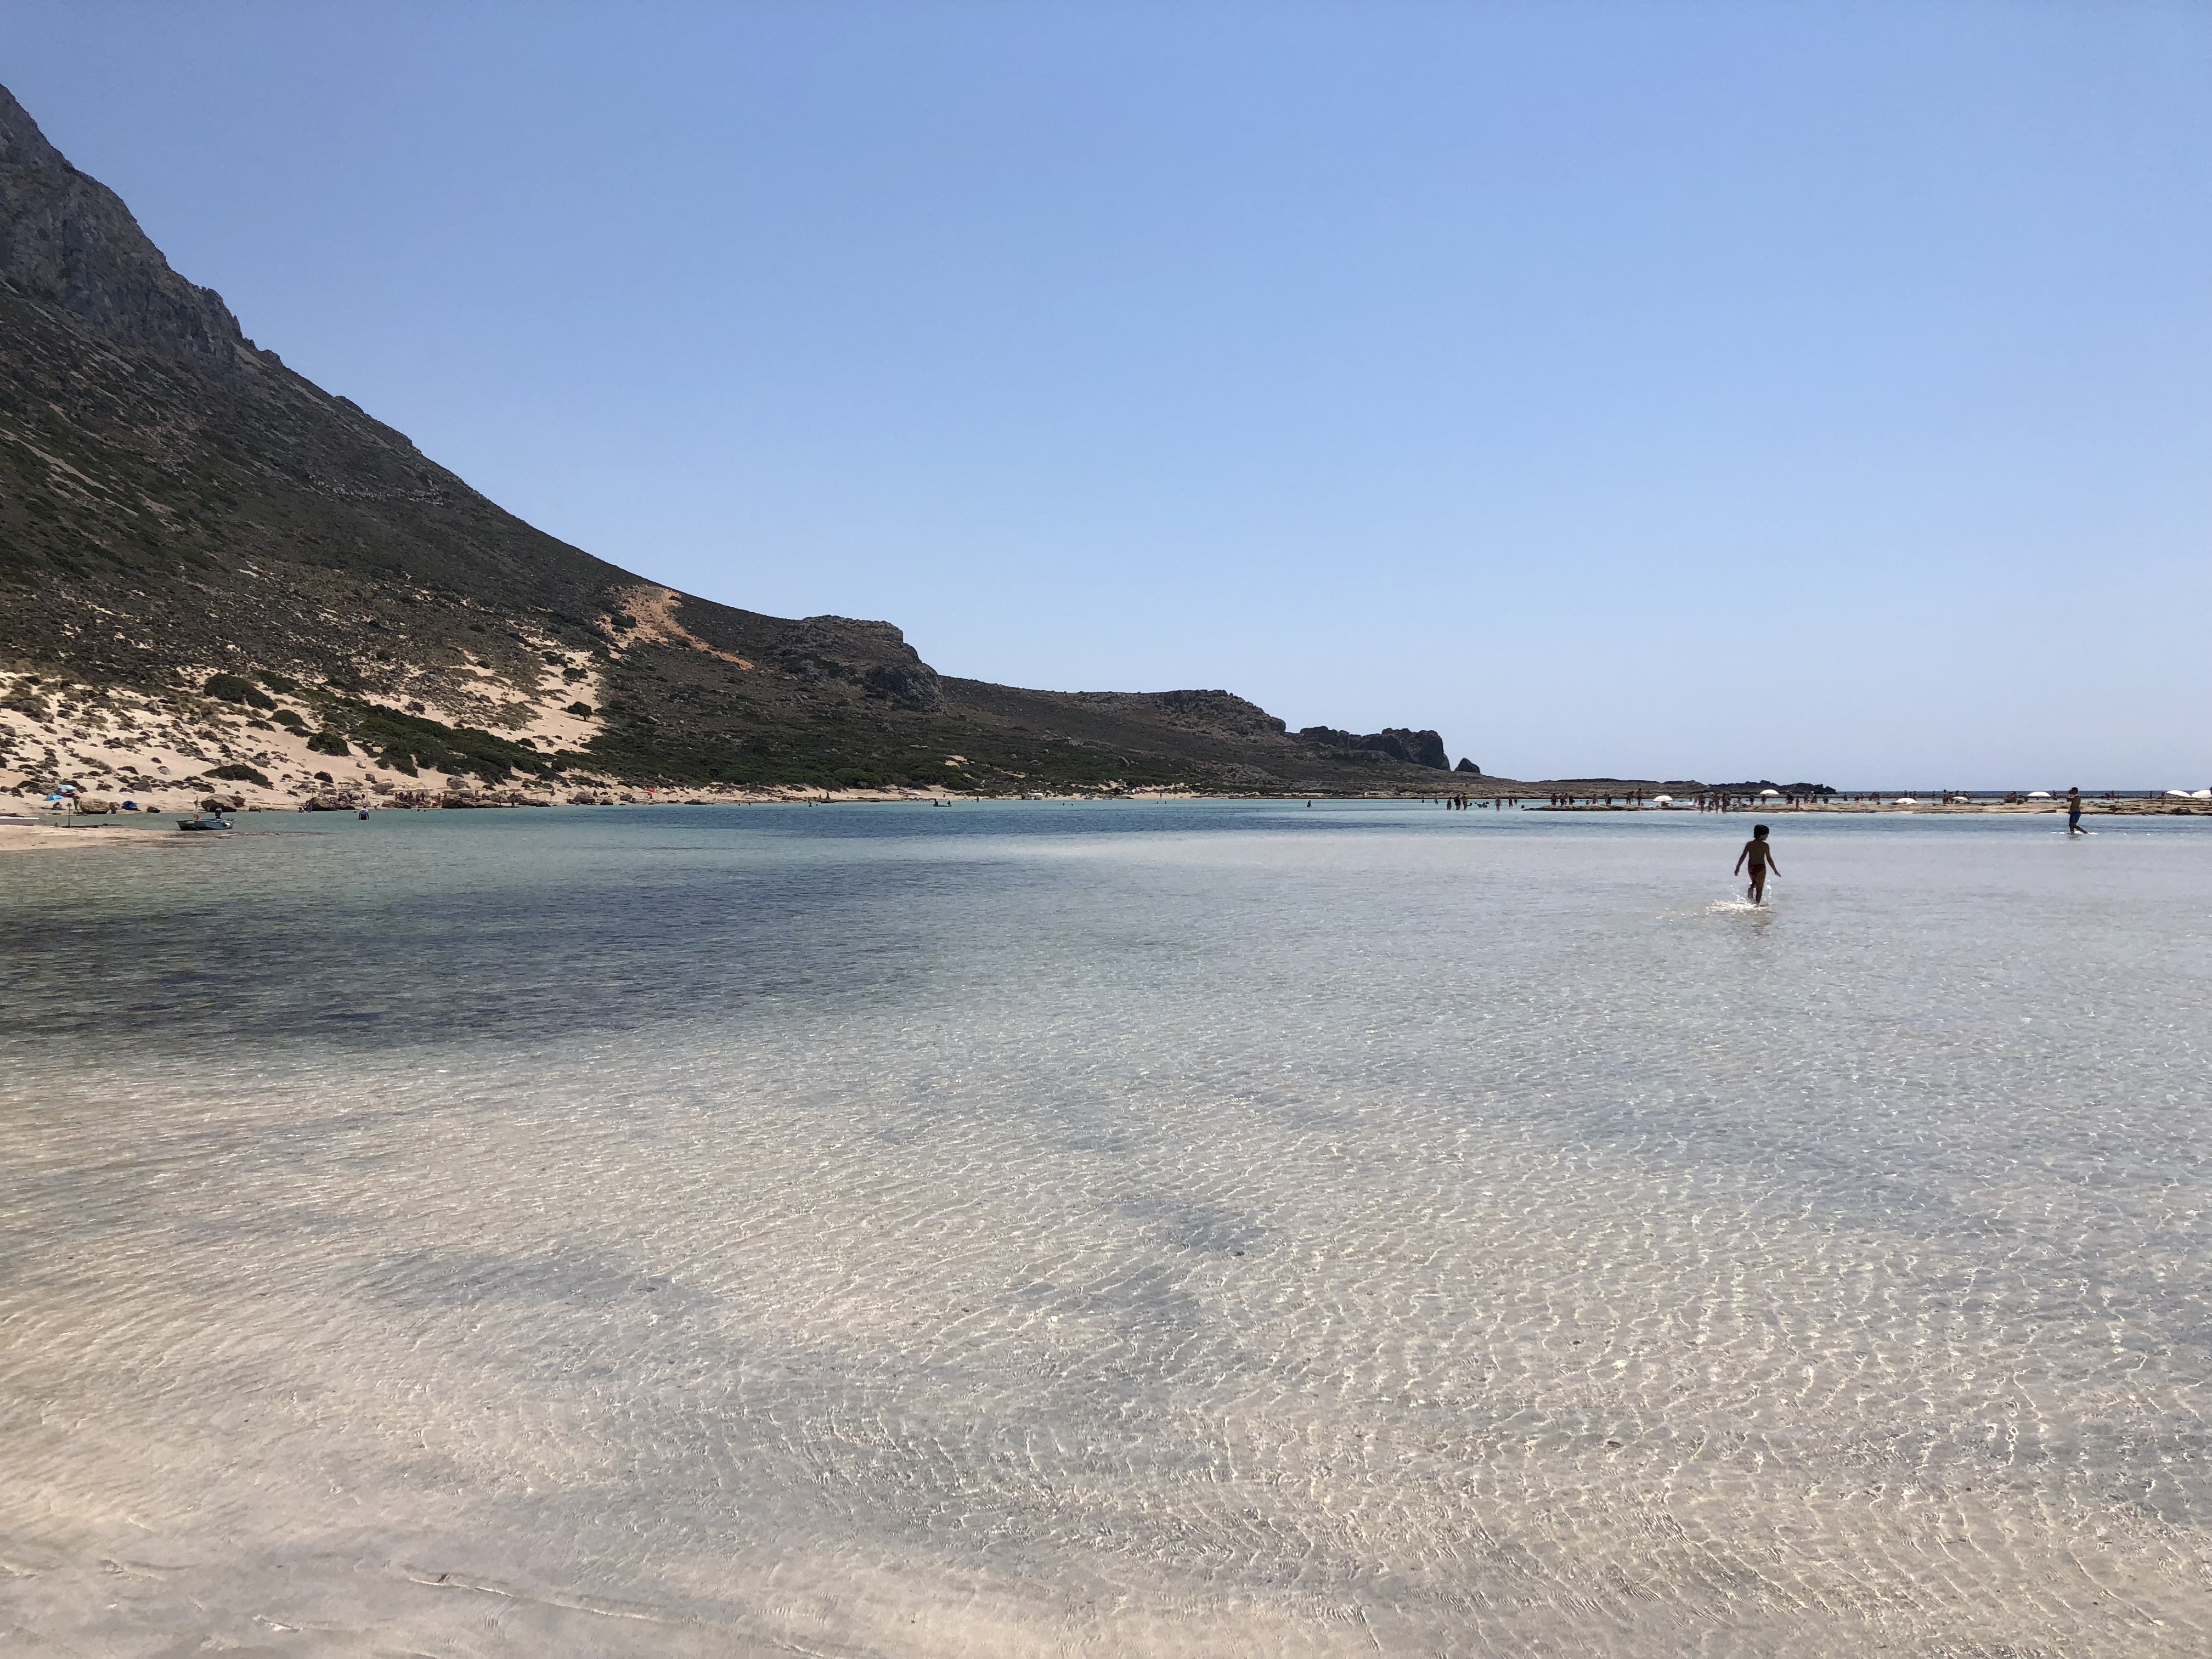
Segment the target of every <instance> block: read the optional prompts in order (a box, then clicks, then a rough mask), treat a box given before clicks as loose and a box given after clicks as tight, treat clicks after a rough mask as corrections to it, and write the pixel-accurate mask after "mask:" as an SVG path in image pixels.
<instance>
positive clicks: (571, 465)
mask: <svg viewBox="0 0 2212 1659" xmlns="http://www.w3.org/2000/svg"><path fill="white" fill-rule="evenodd" d="M0 79H4V80H5V82H7V84H9V86H10V87H12V88H13V89H14V90H15V93H16V94H17V95H18V96H19V97H21V99H22V100H23V101H24V102H25V103H26V104H27V106H29V107H30V109H31V111H32V112H33V114H34V115H35V116H36V117H37V118H39V119H40V122H41V123H42V124H43V125H45V127H46V131H47V132H48V133H49V134H50V135H51V136H52V137H53V139H54V140H55V141H56V142H57V143H58V144H60V146H61V147H62V148H63V149H64V151H65V152H66V153H67V154H68V155H70V157H71V158H72V159H73V160H74V161H76V163H77V164H78V165H79V166H80V167H84V168H85V169H86V170H88V171H89V172H91V173H95V174H97V175H98V176H99V177H100V178H101V179H105V180H106V181H107V182H108V183H109V184H111V185H114V186H115V187H116V188H117V189H118V191H121V192H122V193H123V195H124V197H125V199H126V200H128V201H129V202H130V203H131V205H132V206H133V207H134V208H135V209H136V210H137V212H138V215H139V217H140V219H141V221H142V222H143V223H144V224H145V226H146V228H148V230H149V232H150V233H151V234H153V235H154V237H155V240H158V241H159V242H161V245H162V246H164V247H165V248H166V249H167V251H168V252H169V254H170V256H171V258H172V259H173V262H174V263H175V264H176V265H177V266H178V268H179V270H183V271H184V272H185V274H187V275H188V276H191V277H193V278H194V279H196V280H197V281H200V282H203V283H208V284H209V285H210V286H212V287H215V288H216V289H221V290H222V293H223V295H225V296H226V297H227V298H228V300H229V301H230V302H231V304H232V307H233V308H234V309H235V310H236V311H237V312H238V313H239V314H240V318H241V319H243V321H244V323H245V325H246V331H247V332H248V333H249V334H251V335H252V336H253V337H255V338H257V339H258V341H260V343H263V344H264V345H267V346H270V347H272V348H274V349H276V350H278V351H281V352H282V353H283V355H284V357H285V359H286V361H288V362H291V363H292V364H294V365H295V367H297V368H300V369H301V370H302V371H303V372H304V373H306V374H309V375H310V376H312V377H313V379H315V380H318V381H319V382H320V383H321V384H323V385H324V386H328V387H329V388H331V390H332V391H336V392H344V393H347V394H349V396H351V397H353V398H355V399H356V401H358V402H359V403H361V404H362V405H364V406H365V407H366V408H368V409H369V410H371V411H372V412H374V413H375V414H376V415H378V416H381V417H382V418H384V419H385V420H387V421H389V422H392V424H393V425H395V426H398V427H399V428H402V429H403V430H404V431H406V432H407V433H409V434H410V435H412V436H413V437H414V438H415V439H416V441H418V442H419V443H420V444H421V445H422V447H423V448H424V449H425V450H426V451H428V453H431V454H432V455H434V456H435V457H437V458H438V459H441V460H442V461H444V462H445V463H447V465H450V466H452V467H453V468H454V469H455V470H456V471H459V472H460V473H461V474H462V475H463V476H464V477H467V478H468V479H469V480H470V481H471V482H472V483H475V484H477V486H478V487H479V488H481V489H483V490H485V491H486V492H487V493H489V495H492V496H493V497H495V499H497V500H498V501H501V502H503V503H504V504H505V505H507V507H512V508H513V510H515V511H516V512H518V513H521V514H522V515H523V516H524V517H526V518H527V519H529V520H532V521H533V522H535V523H537V524H538V525H541V526H544V528H546V529H548V530H550V531H551V532H555V533H556V534H557V535H560V536H562V537H565V538H568V539H569V540H571V541H574V542H575V543H577V544H580V545H582V546H584V547H586V548H588V549H590V550H592V551H594V552H596V553H599V554H601V555H603V556H606V557H608V558H611V559H613V560H615V561H617V562H620V563H623V564H625V565H628V566H629V567H631V568H635V569H637V570H640V571H642V572H644V573H646V574H649V575H651V576H653V577H656V578H658V579H660V580H665V581H667V582H670V583H671V584H673V585H674V586H679V587H683V588H685V589H687V590H690V591H691V592H698V593H702V594H706V595H708V596H710V597H712V598H715V599H724V600H727V601H729V602H731V603H733V604H737V605H745V606H748V607H750V608H752V609H756V610H761V611H771V612H775V613H778V614H781V615H788V616H799V615H805V614H811V613H814V612H819V611H837V612H842V613H844V614H847V615H851V616H858V617H888V618H890V619H891V620H892V621H894V622H896V623H899V624H900V625H902V627H904V628H905V629H906V630H907V632H908V637H909V638H911V639H912V640H913V641H914V642H915V645H916V646H917V647H919V648H920V649H921V653H922V654H923V655H924V656H925V657H927V659H929V660H930V661H931V662H933V663H934V664H935V665H937V666H938V667H939V668H940V669H942V670H944V671H947V672H951V673H957V674H966V675H974V676H977V677H980V678H988V679H994V680H1000V681H1006V682H1012V683H1014V684H1027V685H1040V686H1051V687H1059V688H1066V689H1127V690H1141V689H1161V688H1167V687H1174V686H1216V685H1219V686H1226V687H1230V688H1231V689H1233V690H1237V691H1240V692H1243V693H1244V694H1245V695H1247V696H1251V697H1254V698H1255V699H1256V700H1258V701H1259V702H1262V703H1264V704H1266V705H1267V707H1268V708H1270V709H1272V710H1273V711H1274V712H1275V713H1277V714H1281V715H1284V716H1285V717H1286V718H1287V719H1289V720H1291V723H1292V724H1293V725H1304V724H1308V723H1311V722H1316V721H1325V722H1327V723H1328V724H1331V725H1336V726H1352V727H1355V728H1358V729H1361V730H1369V729H1372V728H1374V727H1376V726H1382V725H1386V724H1388V725H1408V726H1437V727H1438V728H1439V729H1441V730H1442V731H1443V733H1444V737H1445V739H1446V741H1447V743H1448V744H1449V745H1450V747H1451V750H1452V753H1453V754H1454V756H1455V757H1456V756H1458V755H1461V754H1466V755H1470V756H1472V757H1474V759H1475V760H1476V761H1477V762H1478V763H1480V764H1481V765H1482V766H1483V767H1485V768H1486V769H1490V770H1492V771H1498V772H1505V773H1510V774H1513V775H1522V776H1541V775H1562V774H1570V773H1600V772H1619V773H1633V774H1638V775H1658V776H1669V775H1702V776H1705V777H1707V778H1718V777H1737V776H1744V775H1752V776H1758V775H1765V776H1770V777H1774V778H1778V779H1781V780H1784V781H1789V780H1792V779H1796V778H1798V777H1810V778H1814V779H1819V780H1826V781H1831V782H1834V783H1837V784H1839V785H1850V784H1868V785H1884V784H1887V785H1896V786H1913V787H1936V786H1939V785H1945V784H1952V783H1959V784H1966V785H1974V784H1982V783H1990V784H1997V783H2003V784H2012V783H2018V784H2021V785H2023V786H2029V787H2033V786H2045V787H2048V786H2059V787H2063V785H2065V784H2067V783H2069V782H2072V781H2075V780H2077V779H2078V780H2079V781H2081V782H2082V783H2084V784H2087V785H2099V786H2101V785H2106V784H2123V783H2124V784H2144V785H2154V786H2158V787H2168V786H2170V785H2174V784H2185V785H2188V786H2190V787H2197V786H2201V785H2203V784H2204V783H2206V782H2208V781H2212V719H2209V718H2208V717H2212V705H2208V699H2207V697H2206V695H2205V691H2206V678H2207V673H2206V663H2207V645H2208V641H2207V623H2208V621H2212V7H2208V6H2205V5H2203V4H2200V3H2195V0H2190V3H2142V4H2128V3H2080V4H2064V3H2057V0H2043V3H2027V0H2005V3H1990V4H1966V3H1960V4H1950V3H1942V0H1894V3H1886V0H1850V3H1820V0H1787V3H1777V0H1745V3H1699V0H1642V3H1603V0H1588V3H1577V0H1536V3H1527V4H1483V3H1476V0H1468V3H1461V4H1393V3H1389V0H1357V3H1354V0H1344V3H1335V4H1319V5H1316V4H1300V3H1295V0H1266V3H1249V4H1228V3H1207V0H1161V3H1137V0H1129V3H1096V4H1085V3H1069V0H1036V3H1032V4H1015V3H930V0H896V3H884V4H864V3H841V0H805V3H793V4H755V5H746V4H738V3H728V4H714V5H702V6H681V5H653V4H639V3H620V4H617V3H613V0H609V3H605V4H600V5H569V6H562V5H556V4H551V3H541V4H530V5H513V6H501V5H493V4H482V5H471V4H436V5H432V4H422V5H406V4H378V5H360V4H352V5H349V4H342V3H334V0H317V3H315V4H312V5H298V4H291V3H283V4H261V5H239V4H221V3H197V4H191V5H180V4H158V5H155V4H143V5H125V4H106V3H99V0H64V3H42V0H7V3H5V4H4V5H0Z"/></svg>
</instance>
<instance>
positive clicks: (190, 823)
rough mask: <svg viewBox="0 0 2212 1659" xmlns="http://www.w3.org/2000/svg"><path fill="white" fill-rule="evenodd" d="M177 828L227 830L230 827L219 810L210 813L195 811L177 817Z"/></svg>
mask: <svg viewBox="0 0 2212 1659" xmlns="http://www.w3.org/2000/svg"><path fill="white" fill-rule="evenodd" d="M177 828H178V829H229V828H230V821H229V820H228V818H226V817H223V815H222V813H220V812H215V813H210V814H203V813H199V812H195V813H193V814H192V815H191V817H188V818H179V819H178V820H177Z"/></svg>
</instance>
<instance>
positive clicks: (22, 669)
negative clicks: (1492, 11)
mask: <svg viewBox="0 0 2212 1659" xmlns="http://www.w3.org/2000/svg"><path fill="white" fill-rule="evenodd" d="M249 694H250V695H249ZM103 710H105V711H106V712H104V713H103V712H101V711H103ZM68 720H76V722H77V723H76V724H75V725H67V724H66V723H67V721H68ZM57 722H62V724H57ZM154 739H158V741H154ZM316 744H319V746H314V745H316ZM193 751H196V752H193ZM149 757H150V758H149ZM318 757H320V759H319V758H318ZM216 760H221V761H222V762H223V763H224V764H225V765H226V766H227V767H228V769H230V770H231V771H233V772H235V771H237V770H238V769H244V770H245V771H246V772H248V773H252V774H253V775H255V776H258V777H264V778H266V779H268V780H269V787H270V789H272V790H274V791H277V792H279V793H282V792H283V791H285V790H290V791H292V792H294V793H298V792H301V791H307V790H312V789H313V788H314V787H317V786H318V785H319V784H324V785H326V784H329V783H331V781H333V780H335V781H338V782H353V781H361V782H367V781H375V778H374V777H373V775H381V777H382V780H383V781H386V782H389V781H392V780H393V779H404V778H412V779H415V780H417V781H426V780H448V781H450V780H453V779H457V778H461V779H471V780H473V781H483V782H489V781H514V780H517V779H521V780H533V779H534V780H538V781H543V782H549V783H550V782H551V781H556V780H561V779H570V780H574V779H583V780H595V781H598V782H599V783H602V784H629V785H635V786H642V785H659V784H672V785H678V786H683V787H695V788H696V787H705V786H709V785H721V786H727V787H739V786H765V785H775V784H787V785H800V784H803V785H809V786H831V785H841V784H842V785H847V786H853V787H860V786H869V785H907V786H915V785H923V784H927V785H929V786H933V787H957V788H965V789H971V790H977V791H984V792H1016V791H1021V792H1025V791H1029V790H1035V789H1045V788H1064V787H1085V788H1103V787H1167V786H1179V787H1194V788H1199V789H1218V790H1238V791H1259V792H1266V791H1286V792H1287V791H1315V792H1321V791H1346V790H1369V789H1383V790H1396V791H1402V792H1407V793H1418V792H1425V791H1428V790H1432V789H1435V788H1437V787H1440V786H1442V785H1443V778H1442V777H1441V776H1440V775H1439V773H1438V770H1437V769H1441V768H1443V767H1445V766H1446V765H1447V764H1448V762H1447V760H1446V757H1445V755H1444V750H1443V743H1442V741H1441V740H1440V739H1439V738H1437V734H1436V733H1435V732H1413V731H1407V730H1403V729H1399V728H1393V729H1391V730H1389V731H1386V732H1381V733H1378V734H1375V735H1373V736H1370V737H1355V736H1353V735H1352V734H1350V733H1346V732H1336V731H1334V730H1332V729H1330V728H1327V727H1312V728H1309V729H1308V730H1307V731H1304V732H1298V733H1296V734H1293V733H1291V732H1288V731H1286V730H1285V725H1284V722H1283V721H1281V720H1277V719H1275V718H1273V716H1271V715H1269V714H1267V712H1266V711H1265V710H1263V709H1261V708H1257V707H1256V706H1255V705H1254V704H1252V703H1250V702H1246V701H1244V700H1243V698H1240V697H1236V696H1231V694H1229V693H1228V692H1226V691H1218V690H1214V691H1164V692H1149V693H1143V692H1055V691H1036V690H1018V689H1016V688H1013V687H1009V686H1000V685H992V684H985V683H983V682H981V681H974V680H962V679H956V678H948V677H945V676H940V675H939V674H938V673H937V672H936V671H934V670H933V669H932V668H931V667H930V666H929V665H928V664H927V663H926V662H924V661H923V660H922V659H921V657H920V655H919V654H918V653H916V652H915V649H914V648H913V647H911V646H910V645H908V643H907V642H906V640H905V638H904V636H903V635H902V634H901V633H900V631H899V630H898V629H896V628H895V627H893V626H891V625H890V623H883V622H859V621H854V620H851V619H848V618H846V617H807V618H804V619H801V620H791V619H787V618H781V617H768V616H763V615H759V614H757V613H756V612H752V611H743V610H738V609H736V608H734V607H732V606H729V605H720V604H716V603H714V602H713V601H711V600H708V599H701V598H698V597H696V596H695V595H691V594H686V593H681V592H677V591H675V590H674V589H672V588H669V587H666V586H661V585H659V584H658V583H655V582H653V581H651V580H647V578H645V577H642V576H639V575H637V574H633V573H631V572H629V571H627V570H623V569H622V568H618V567H617V566H615V565H612V564H610V563H608V562H605V560H602V559H598V558H594V557H593V556H591V555H590V554H588V553H586V552H584V551H582V550H580V549H578V548H574V547H572V546H569V545H568V544H566V543H564V542H562V541H560V540H559V539H557V538H554V537H552V536H549V535H547V534H545V533H544V532H541V531H538V530H537V529H534V528H533V527H532V526H530V525H527V524H526V523H524V522H523V521H522V520H520V519H518V518H516V517H515V516H514V515H513V513H508V512H507V511H505V510H504V509H502V508H501V507H499V506H497V505H496V504H495V503H494V502H492V501H488V500H486V499H485V498H484V497H483V495H479V494H477V491H475V490H474V489H471V488H470V487H469V486H468V484H467V483H465V482H464V481H463V480H462V479H460V478H459V477H456V476H455V475H454V474H453V473H452V472H450V471H447V469H445V468H444V467H442V466H440V465H438V464H437V463H436V462H435V461H433V460H431V459H429V458H428V457H427V456H425V455H423V454H422V453H421V452H420V451H419V450H417V449H416V447H415V446H414V445H413V444H412V443H411V442H410V441H408V439H407V437H406V436H405V435H404V434H402V433H399V432H397V431H394V430H393V429H392V428H390V427H388V426H386V425H384V424H382V423H381V422H379V421H377V420H375V419H374V418H373V417H372V416H369V415H368V414H367V413H366V412H364V411H363V410H362V409H360V408H359V407H358V406H356V404H353V403H351V402H350V401H349V400H348V399H346V398H342V397H335V396H333V395H331V393H329V392H325V391H324V390H323V389H322V388H320V387H319V386H315V385H313V383H312V382H310V381H308V380H306V379H305V378H303V377H302V376H301V375H299V374H295V373H294V372H293V371H292V370H290V369H289V368H286V367H285V366H284V363H283V361H282V359H280V358H279V357H278V356H276V353H275V352H273V351H269V350H265V349H262V348H261V347H259V346H258V345H256V344H255V343H253V342H252V340H250V339H248V338H246V336H245V335H244V333H243V332H242V331H241V330H240V326H239V324H238V321H237V319H235V318H234V317H233V316H232V314H231V313H230V311H229V309H228V307H226V306H225V305H224V303H223V301H222V297H221V296H220V295H217V294H216V293H214V292H213V291H212V290H210V289H204V288H200V287H197V286H196V285H195V284H193V283H191V282H189V281H187V280H186V279H185V278H184V277H183V276H179V275H178V273H177V272H175V271H174V270H171V269H170V267H169V264H168V261H167V259H166V258H163V256H162V254H161V250H160V249H158V248H157V247H155V246H154V244H153V243H152V242H151V241H150V240H149V239H148V238H147V236H146V235H145V234H144V233H143V231H142V230H141V229H140V228H139V226H138V224H137V221H136V220H135V219H134V218H132V216H131V212H130V210H129V209H128V208H126V207H125V205H124V204H123V202H122V201H121V200H120V199H119V198H118V197H117V196H116V195H115V194H114V192H113V191H110V190H108V189H107V188H106V186H105V185H101V184H100V182H99V181H97V180H96V179H91V178H88V177H87V176H86V175H85V174H83V173H79V172H78V171H77V170H76V168H75V167H71V166H70V163H69V162H68V161H67V160H66V159H65V158H64V156H63V155H61V154H60V152H59V151H58V150H57V149H55V148H54V147H53V146H52V144H51V143H48V142H47V141H46V137H45V136H44V135H43V134H42V133H41V132H40V130H39V128H38V126H37V125H36V124H35V123H34V122H33V120H32V118H30V116H29V115H28V114H27V113H26V112H25V111H24V110H23V109H22V107H21V105H19V104H18V103H17V102H16V101H15V99H14V98H13V97H12V96H10V95H9V94H8V93H7V92H6V91H5V90H4V89H0V772H4V774H5V775H0V785H4V784H5V783H7V782H8V781H9V779H10V778H12V779H13V780H15V782H16V783H17V784H18V785H19V786H21V784H23V783H24V782H26V781H28V782H32V783H36V782H41V781H51V780H52V778H53V777H55V776H57V775H59V774H60V773H62V772H67V771H72V770H79V771H81V770H84V769H93V770H94V773H95V778H94V781H95V782H97V781H101V776H100V775H102V774H104V775H105V781H109V782H112V783H113V784H114V785H115V786H116V787H118V788H123V787H131V784H132V782H133V781H134V779H135V780H136V781H137V784H138V785H139V787H154V786H155V785H156V784H157V783H160V782H162V781H173V780H176V779H179V778H180V777H185V776H196V775H215V772H216V768H214V767H213V766H208V767H206V768H205V769H204V773H203V772H193V771H191V770H189V769H191V768H193V767H196V766H198V765H199V764H200V763H201V762H202V761H216ZM157 769H158V775H157Z"/></svg>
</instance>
